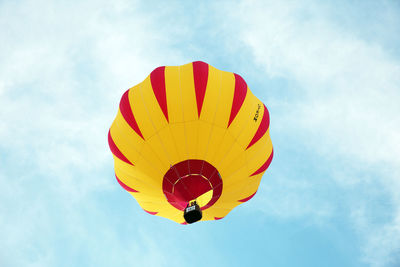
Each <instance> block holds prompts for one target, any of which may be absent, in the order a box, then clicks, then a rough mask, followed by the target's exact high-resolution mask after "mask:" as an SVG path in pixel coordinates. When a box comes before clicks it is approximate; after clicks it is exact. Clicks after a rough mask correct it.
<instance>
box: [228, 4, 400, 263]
mask: <svg viewBox="0 0 400 267" xmlns="http://www.w3.org/2000/svg"><path fill="white" fill-rule="evenodd" d="M334 5H336V3H331V4H325V5H322V4H321V3H319V2H316V1H307V2H306V3H304V2H301V3H300V2H294V1H285V2H276V1H243V2H242V3H241V4H240V6H236V7H234V9H230V10H229V11H227V10H226V9H225V10H224V12H225V13H227V14H230V12H233V14H232V19H233V18H235V20H236V23H235V24H234V25H232V28H234V29H235V30H238V31H239V39H240V40H241V41H242V42H244V43H245V44H247V46H248V47H249V48H250V49H251V53H252V55H253V56H254V60H255V61H256V62H257V64H259V66H261V67H262V68H263V69H264V70H265V72H266V74H267V75H268V76H269V77H281V78H285V79H287V80H290V81H292V84H294V85H296V88H292V89H291V90H292V91H290V92H280V93H275V94H273V95H268V94H270V93H271V92H272V93H274V91H272V90H269V91H270V92H269V93H265V94H266V95H267V98H268V99H269V100H270V102H271V103H270V104H271V106H272V107H273V108H272V112H274V111H276V113H273V114H272V116H274V118H273V120H274V121H275V122H276V123H275V124H276V127H275V129H274V125H272V126H271V133H272V134H274V133H273V132H274V131H275V135H279V134H284V135H289V136H292V137H293V134H294V133H295V135H296V136H297V138H298V141H299V142H301V143H302V144H303V145H304V146H305V147H308V148H309V149H310V150H312V151H314V152H315V153H317V154H318V155H319V157H321V158H320V160H319V162H320V163H316V164H325V165H326V164H328V166H332V171H330V172H329V176H330V177H333V178H334V179H335V182H336V183H337V185H338V186H340V187H341V188H342V189H343V190H344V191H345V192H354V194H355V195H357V196H359V197H361V198H363V199H361V200H357V201H361V202H363V201H364V202H366V201H367V199H368V197H367V196H365V195H360V194H358V191H357V187H359V186H362V187H366V188H367V189H366V190H367V191H368V190H376V188H375V187H378V188H379V190H381V191H382V192H384V194H387V196H386V198H387V199H388V201H389V203H390V205H389V208H390V209H392V210H393V211H392V212H393V213H394V214H395V215H394V218H393V219H389V220H387V221H385V222H383V223H379V224H376V223H374V222H373V221H371V220H370V218H365V217H363V214H362V213H357V212H356V211H354V212H353V213H352V214H353V215H354V216H352V222H353V223H354V227H355V228H356V229H358V228H359V227H360V224H361V221H362V222H363V227H364V228H365V230H364V231H361V232H360V236H361V239H362V240H364V241H365V242H366V244H365V246H364V248H363V250H364V252H365V255H364V259H365V260H366V261H367V262H369V263H371V264H372V265H373V266H385V264H390V261H391V259H392V256H393V255H392V254H393V253H394V252H395V251H398V250H399V249H400V242H399V238H398V236H399V230H398V229H399V227H400V223H399V220H398V217H399V215H400V213H399V211H400V201H399V198H400V197H399V194H400V193H399V192H400V183H399V180H398V175H396V173H398V171H399V166H400V136H399V134H398V133H399V132H400V127H399V126H400V118H399V114H400V105H399V104H398V103H400V62H399V60H398V59H396V58H394V57H393V56H392V54H389V53H387V52H386V51H385V45H387V43H385V41H381V42H380V40H374V39H372V40H371V39H370V36H368V38H367V37H366V38H362V36H363V32H362V30H359V29H361V28H362V29H364V28H365V27H371V28H377V27H375V26H377V25H379V24H380V23H382V21H383V22H386V23H388V22H389V23H392V22H393V21H398V18H397V19H393V17H392V19H391V20H383V19H382V18H383V17H384V15H385V14H387V12H386V10H387V9H390V8H393V7H392V6H391V5H390V4H388V3H386V5H384V7H381V6H380V7H379V8H380V9H379V10H378V9H377V10H376V12H379V11H382V13H383V14H378V15H377V16H376V17H375V18H374V19H364V20H362V21H359V22H358V23H359V24H356V23H355V21H351V23H349V24H351V25H352V27H348V28H346V27H343V25H344V24H343V25H341V24H340V22H339V21H336V20H335V16H336V15H337V14H335V13H334V10H335V8H334ZM347 7H349V9H348V12H349V13H352V12H354V10H355V9H356V8H357V6H351V5H350V4H348V5H347ZM397 10H398V9H397ZM368 11H369V12H371V10H368ZM357 12H359V13H361V12H364V11H363V10H357V11H356V13H357ZM243 14H247V15H243ZM250 14H251V15H250ZM390 14H391V15H392V16H396V15H395V14H394V12H390ZM343 16H344V15H343ZM397 17H398V15H397ZM336 18H337V17H336ZM337 19H340V17H339V18H337ZM392 26H393V25H391V24H389V25H387V27H386V28H387V30H388V32H387V33H386V34H383V33H380V36H381V37H382V36H383V37H384V36H390V35H393V34H394V32H393V27H392ZM384 28H385V26H382V25H379V29H381V30H382V29H384ZM391 38H392V39H391V40H393V37H391ZM294 89H295V90H294ZM275 92H279V91H278V90H277V89H275ZM287 94H289V95H293V96H295V97H296V99H295V100H294V101H293V102H292V103H290V105H288V103H286V102H285V101H286V100H284V99H281V98H280V97H282V96H283V95H287ZM293 99H294V97H293V98H292V100H293ZM277 124H278V125H277ZM279 124H280V125H281V126H279ZM365 173H373V175H375V176H371V175H365ZM329 176H327V177H329ZM274 178H276V179H278V180H279V181H281V182H282V181H285V179H281V178H279V176H277V177H274ZM274 178H271V179H274ZM321 179H326V178H323V177H321ZM292 180H296V182H294V186H295V187H297V183H301V184H302V183H303V182H304V181H305V179H301V180H300V181H299V180H298V177H296V175H295V174H294V175H293V176H292ZM312 182H315V181H314V180H313V181H312ZM265 188H267V186H264V189H265ZM315 188H316V187H314V189H315ZM296 190H297V192H298V191H301V192H304V191H306V190H305V189H296ZM270 193H272V195H274V194H273V192H270ZM288 194H289V196H292V197H293V195H296V194H295V192H291V193H290V192H289V193H288ZM366 194H367V195H368V193H366ZM307 195H308V196H310V195H312V194H311V193H309V194H306V196H307ZM283 198H284V197H283ZM317 198H318V197H317ZM319 198H320V199H319V200H318V199H317V200H315V201H311V202H310V201H307V200H304V199H301V198H299V199H300V202H298V199H297V198H296V199H288V200H287V201H288V202H290V203H291V205H293V203H301V204H300V206H303V209H300V210H301V212H300V213H308V211H309V210H319V209H318V207H317V206H318V205H319V204H320V203H319V201H320V200H324V198H323V197H322V198H321V197H320V196H319ZM348 201H350V202H351V201H352V199H348ZM373 201H376V199H374V200H373ZM312 202H314V203H312ZM307 203H312V204H311V205H313V207H312V208H310V207H309V206H308V205H307ZM316 203H317V204H316ZM315 205H317V206H315ZM287 206H288V205H286V204H285V202H284V203H283V204H282V202H280V201H278V207H277V210H283V211H286V212H287V213H288V214H293V216H298V214H299V211H297V209H296V208H294V210H293V209H287V208H285V207H287ZM295 207H296V205H295ZM367 208H370V207H367ZM370 209H371V208H370ZM272 210H273V209H272ZM327 211H328V214H330V213H331V212H330V211H332V210H331V208H329V207H328V208H327ZM374 212H376V214H374V215H375V216H379V210H374ZM296 214H297V215H296ZM330 215H331V214H330ZM280 216H283V215H280ZM314 216H315V217H319V215H318V214H314ZM382 225H383V228H382V229H379V230H378V231H374V230H377V228H379V227H382ZM378 248H380V249H378ZM378 262H379V263H378Z"/></svg>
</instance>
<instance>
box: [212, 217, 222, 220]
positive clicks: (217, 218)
mask: <svg viewBox="0 0 400 267" xmlns="http://www.w3.org/2000/svg"><path fill="white" fill-rule="evenodd" d="M223 218H224V217H214V220H221V219H223Z"/></svg>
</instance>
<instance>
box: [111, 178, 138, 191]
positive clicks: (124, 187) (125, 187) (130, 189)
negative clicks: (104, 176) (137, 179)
mask: <svg viewBox="0 0 400 267" xmlns="http://www.w3.org/2000/svg"><path fill="white" fill-rule="evenodd" d="M115 178H117V182H118V183H119V184H120V186H122V188H123V189H125V190H126V191H128V192H132V193H138V192H139V191H137V190H135V189H133V188H130V187H129V186H127V185H126V184H124V183H123V182H122V181H121V180H120V179H119V178H118V177H117V175H115Z"/></svg>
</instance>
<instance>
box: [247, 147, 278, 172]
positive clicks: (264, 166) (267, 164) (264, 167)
mask: <svg viewBox="0 0 400 267" xmlns="http://www.w3.org/2000/svg"><path fill="white" fill-rule="evenodd" d="M273 157H274V150H272V152H271V155H269V158H268V159H267V161H266V162H265V163H264V164H263V165H262V166H261V167H260V168H259V169H258V170H256V171H255V172H254V173H253V174H252V175H250V176H254V175H257V174H260V173H262V172H263V171H265V170H266V169H268V167H269V165H270V164H271V161H272V158H273Z"/></svg>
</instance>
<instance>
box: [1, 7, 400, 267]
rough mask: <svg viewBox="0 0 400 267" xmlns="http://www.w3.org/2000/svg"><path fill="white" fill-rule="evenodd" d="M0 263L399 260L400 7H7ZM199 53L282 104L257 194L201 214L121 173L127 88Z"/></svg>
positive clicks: (274, 112) (392, 263) (394, 263)
mask: <svg viewBox="0 0 400 267" xmlns="http://www.w3.org/2000/svg"><path fill="white" fill-rule="evenodd" d="M0 29H1V30H0V140H2V142H1V143H0V265H1V266H4V267H13V266H18V267H19V266H41V267H52V266H58V267H62V266H77V267H79V266H177V267H179V266H187V265H188V263H190V266H273V267H280V266H288V267H289V266H290V267H293V266H305V267H313V266H315V267H321V266H324V267H330V266H332V267H337V266H341V267H346V266H351V267H353V266H355V267H358V266H362V267H364V266H372V267H398V266H400V134H399V133H400V119H399V117H400V105H399V104H398V103H400V34H399V29H400V4H399V2H398V1H372V0H366V1H341V0H339V1H316V0H305V1H256V0H254V1H127V0H115V1H105V0H96V1H94V0H83V1H45V0H35V1H33V0H18V1H4V0H3V1H0ZM196 60H202V61H205V62H207V63H209V64H211V65H213V66H214V67H216V68H218V69H222V70H226V71H230V72H235V73H238V74H240V75H241V76H242V77H244V79H245V80H246V82H247V84H248V85H249V87H250V89H251V91H252V92H253V93H254V94H255V95H256V96H257V97H258V98H259V99H261V100H262V101H263V102H264V103H265V104H266V106H267V107H268V109H269V112H270V117H271V124H270V134H271V139H272V143H273V145H274V159H273V161H272V164H271V165H270V167H269V169H268V170H267V172H266V173H265V175H264V177H263V179H262V182H261V184H260V188H259V190H258V193H257V194H256V195H255V197H254V198H253V199H252V200H251V201H249V202H247V203H245V204H243V205H241V206H239V207H237V208H236V209H234V210H233V211H232V212H231V213H229V215H228V216H226V217H225V218H224V219H223V220H220V221H212V222H201V223H196V224H193V225H190V226H183V225H179V224H176V223H174V222H172V221H169V220H167V219H164V218H161V217H157V216H151V215H149V214H147V213H145V212H144V211H143V210H142V209H141V208H140V206H139V205H138V204H137V202H136V201H135V199H134V198H132V197H131V196H130V195H129V194H128V193H127V192H125V191H124V190H123V189H122V188H121V187H120V186H119V185H118V183H117V182H116V180H115V177H114V171H113V160H112V154H111V152H110V151H109V148H108V144H107V132H108V128H109V127H110V125H111V123H112V121H113V119H114V117H115V115H116V112H117V109H118V103H119V100H120V98H121V96H122V94H123V92H125V90H126V89H128V88H130V87H132V86H133V85H135V84H137V83H139V82H141V81H142V80H143V79H144V78H145V77H146V76H147V75H148V74H149V73H150V72H151V71H152V70H153V69H154V68H156V67H158V66H163V65H171V66H173V65H182V64H186V63H189V62H192V61H196Z"/></svg>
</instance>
